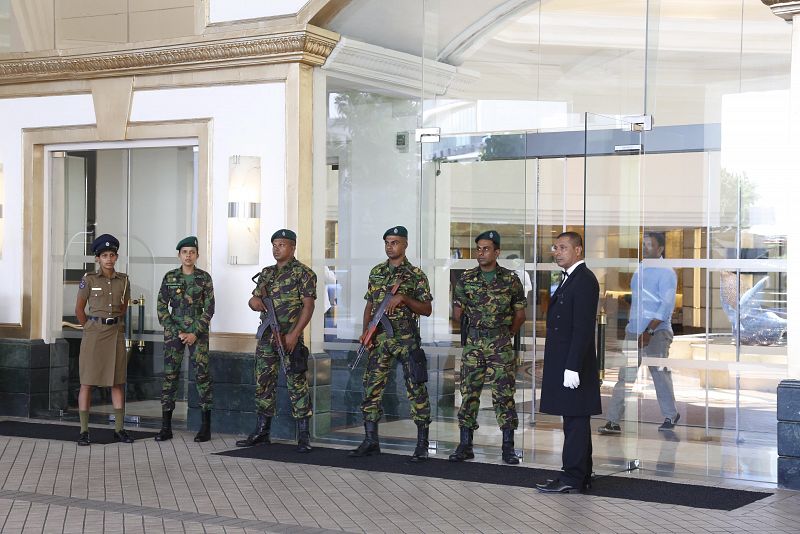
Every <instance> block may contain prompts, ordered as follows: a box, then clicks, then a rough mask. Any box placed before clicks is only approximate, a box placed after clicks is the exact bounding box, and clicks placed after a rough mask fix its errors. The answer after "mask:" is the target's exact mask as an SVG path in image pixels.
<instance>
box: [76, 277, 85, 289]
mask: <svg viewBox="0 0 800 534" xmlns="http://www.w3.org/2000/svg"><path fill="white" fill-rule="evenodd" d="M84 287H86V277H85V276H83V277H82V278H81V283H80V284H78V288H80V289H83V288H84Z"/></svg>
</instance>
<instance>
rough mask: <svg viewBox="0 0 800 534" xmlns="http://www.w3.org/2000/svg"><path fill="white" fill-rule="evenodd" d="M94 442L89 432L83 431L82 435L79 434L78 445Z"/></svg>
mask: <svg viewBox="0 0 800 534" xmlns="http://www.w3.org/2000/svg"><path fill="white" fill-rule="evenodd" d="M91 443H92V442H91V440H90V439H89V433H88V432H81V435H80V436H78V445H90V444H91Z"/></svg>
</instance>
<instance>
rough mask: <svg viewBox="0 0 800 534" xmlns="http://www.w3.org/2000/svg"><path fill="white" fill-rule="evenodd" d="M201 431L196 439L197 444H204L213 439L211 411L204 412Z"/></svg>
mask: <svg viewBox="0 0 800 534" xmlns="http://www.w3.org/2000/svg"><path fill="white" fill-rule="evenodd" d="M202 418H203V419H202V421H201V422H200V430H198V431H197V435H196V436H195V437H194V440H195V442H196V443H202V442H204V441H208V440H210V439H211V410H203V413H202Z"/></svg>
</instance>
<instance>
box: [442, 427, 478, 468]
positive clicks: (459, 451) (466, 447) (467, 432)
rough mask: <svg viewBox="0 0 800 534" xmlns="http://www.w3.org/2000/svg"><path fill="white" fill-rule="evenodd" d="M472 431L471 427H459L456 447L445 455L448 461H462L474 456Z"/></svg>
mask: <svg viewBox="0 0 800 534" xmlns="http://www.w3.org/2000/svg"><path fill="white" fill-rule="evenodd" d="M472 432H473V430H472V429H471V428H466V427H463V426H462V427H459V442H458V447H456V450H455V451H454V452H453V454H451V455H450V456H448V457H447V459H448V460H449V461H451V462H463V461H464V460H472V459H473V458H475V453H473V452H472Z"/></svg>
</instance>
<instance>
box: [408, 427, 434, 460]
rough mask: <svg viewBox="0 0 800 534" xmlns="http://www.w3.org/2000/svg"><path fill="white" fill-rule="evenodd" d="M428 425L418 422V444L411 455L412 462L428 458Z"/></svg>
mask: <svg viewBox="0 0 800 534" xmlns="http://www.w3.org/2000/svg"><path fill="white" fill-rule="evenodd" d="M429 444H430V443H429V442H428V425H427V424H424V423H417V446H416V448H415V449H414V454H412V455H411V461H412V462H415V463H416V462H424V461H425V460H427V459H428V445H429Z"/></svg>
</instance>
